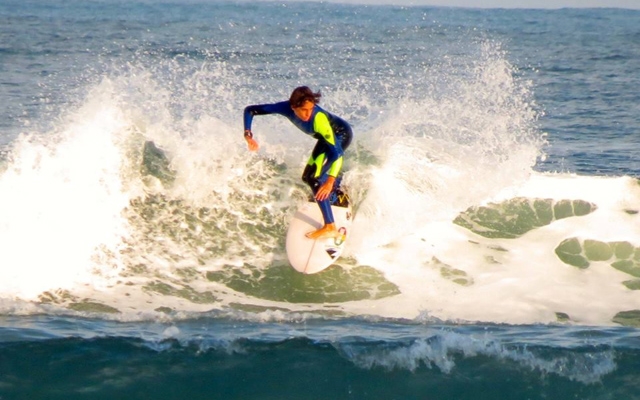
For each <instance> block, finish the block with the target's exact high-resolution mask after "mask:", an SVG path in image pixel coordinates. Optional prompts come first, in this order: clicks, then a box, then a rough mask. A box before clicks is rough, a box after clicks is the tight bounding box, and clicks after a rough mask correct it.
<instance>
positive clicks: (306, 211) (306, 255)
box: [286, 202, 353, 274]
mask: <svg viewBox="0 0 640 400" xmlns="http://www.w3.org/2000/svg"><path fill="white" fill-rule="evenodd" d="M345 203H348V202H345ZM344 205H345V206H344V207H339V206H336V205H334V206H331V210H332V211H333V218H334V220H335V223H336V227H337V228H338V231H339V232H340V233H341V235H340V236H339V237H337V238H326V239H309V238H307V237H306V236H305V234H306V233H307V232H311V231H314V230H316V229H320V228H321V227H322V225H324V221H323V219H322V212H321V211H320V207H318V205H317V204H316V203H315V202H307V203H305V204H303V205H302V206H301V207H300V208H299V209H298V211H296V213H295V215H294V216H293V219H292V220H291V223H290V224H289V229H288V230H287V244H286V249H287V257H289V262H290V263H291V266H292V267H293V268H294V269H295V270H296V271H298V272H302V273H303V274H315V273H317V272H320V271H322V270H324V269H326V268H327V267H329V266H330V265H331V264H333V263H334V262H335V261H336V260H337V259H338V257H340V254H342V251H343V250H344V246H345V242H346V241H347V237H348V236H349V230H350V229H351V220H352V217H353V216H352V214H351V207H350V206H349V205H348V204H344Z"/></svg>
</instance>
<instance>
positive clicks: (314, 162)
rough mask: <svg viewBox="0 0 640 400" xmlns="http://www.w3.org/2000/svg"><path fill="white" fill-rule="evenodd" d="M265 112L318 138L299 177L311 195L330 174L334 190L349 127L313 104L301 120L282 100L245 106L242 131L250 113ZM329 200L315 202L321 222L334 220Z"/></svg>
mask: <svg viewBox="0 0 640 400" xmlns="http://www.w3.org/2000/svg"><path fill="white" fill-rule="evenodd" d="M268 114H280V115H283V116H285V117H287V118H288V119H289V121H291V122H292V123H293V124H294V125H295V126H297V127H298V128H299V129H300V130H301V131H302V132H304V133H306V134H307V135H309V136H312V137H313V138H314V139H317V140H318V142H317V143H316V146H315V147H314V148H313V151H312V152H311V157H310V158H309V161H308V163H307V166H306V167H305V169H304V172H303V173H302V180H303V181H304V182H306V183H307V184H308V185H309V186H310V187H311V190H312V191H313V194H314V195H315V194H316V192H317V191H318V189H319V188H320V186H322V184H323V183H324V182H325V181H326V180H327V179H328V178H329V176H333V177H334V178H336V183H335V186H334V188H333V190H332V195H334V194H335V189H336V188H337V187H339V186H340V171H341V169H342V163H343V154H344V151H345V150H346V149H347V147H349V144H351V139H352V138H353V131H352V130H351V126H350V125H349V124H348V123H347V122H346V121H345V120H343V119H342V118H339V117H337V116H335V115H333V114H331V113H329V112H327V111H325V110H323V109H322V108H321V107H320V106H319V105H317V104H315V105H314V107H313V112H312V113H311V118H309V121H306V122H305V121H303V120H301V119H300V118H298V117H297V116H296V114H295V113H294V112H293V109H292V108H291V105H290V104H289V102H288V101H282V102H280V103H274V104H257V105H252V106H248V107H247V108H245V109H244V129H245V131H247V130H249V131H250V130H251V122H252V121H253V116H254V115H268ZM332 197H333V196H332ZM331 202H332V199H331V197H330V198H329V199H326V200H322V201H318V206H320V210H321V211H322V216H323V218H324V222H325V224H330V223H333V222H334V219H333V213H332V212H331Z"/></svg>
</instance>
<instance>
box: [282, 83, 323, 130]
mask: <svg viewBox="0 0 640 400" xmlns="http://www.w3.org/2000/svg"><path fill="white" fill-rule="evenodd" d="M320 97H322V95H321V94H320V92H316V93H314V92H313V91H312V90H311V89H309V87H308V86H299V87H297V88H295V89H294V90H293V92H292V93H291V97H289V105H290V106H291V109H292V110H293V112H294V113H295V114H296V117H298V118H300V119H301V120H303V121H305V122H307V121H309V119H310V118H311V114H312V113H313V106H315V105H316V104H318V102H319V101H320Z"/></svg>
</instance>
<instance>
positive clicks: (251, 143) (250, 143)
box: [244, 131, 260, 151]
mask: <svg viewBox="0 0 640 400" xmlns="http://www.w3.org/2000/svg"><path fill="white" fill-rule="evenodd" d="M244 140H246V141H247V147H249V150H250V151H258V149H259V148H260V146H259V145H258V142H256V140H255V139H254V138H253V133H251V131H244Z"/></svg>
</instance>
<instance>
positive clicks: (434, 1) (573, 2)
mask: <svg viewBox="0 0 640 400" xmlns="http://www.w3.org/2000/svg"><path fill="white" fill-rule="evenodd" d="M331 1H335V2H339V3H364V4H398V5H404V4H407V5H432V6H449V7H474V8H564V7H572V8H585V7H615V8H628V9H637V10H640V0H331Z"/></svg>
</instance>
